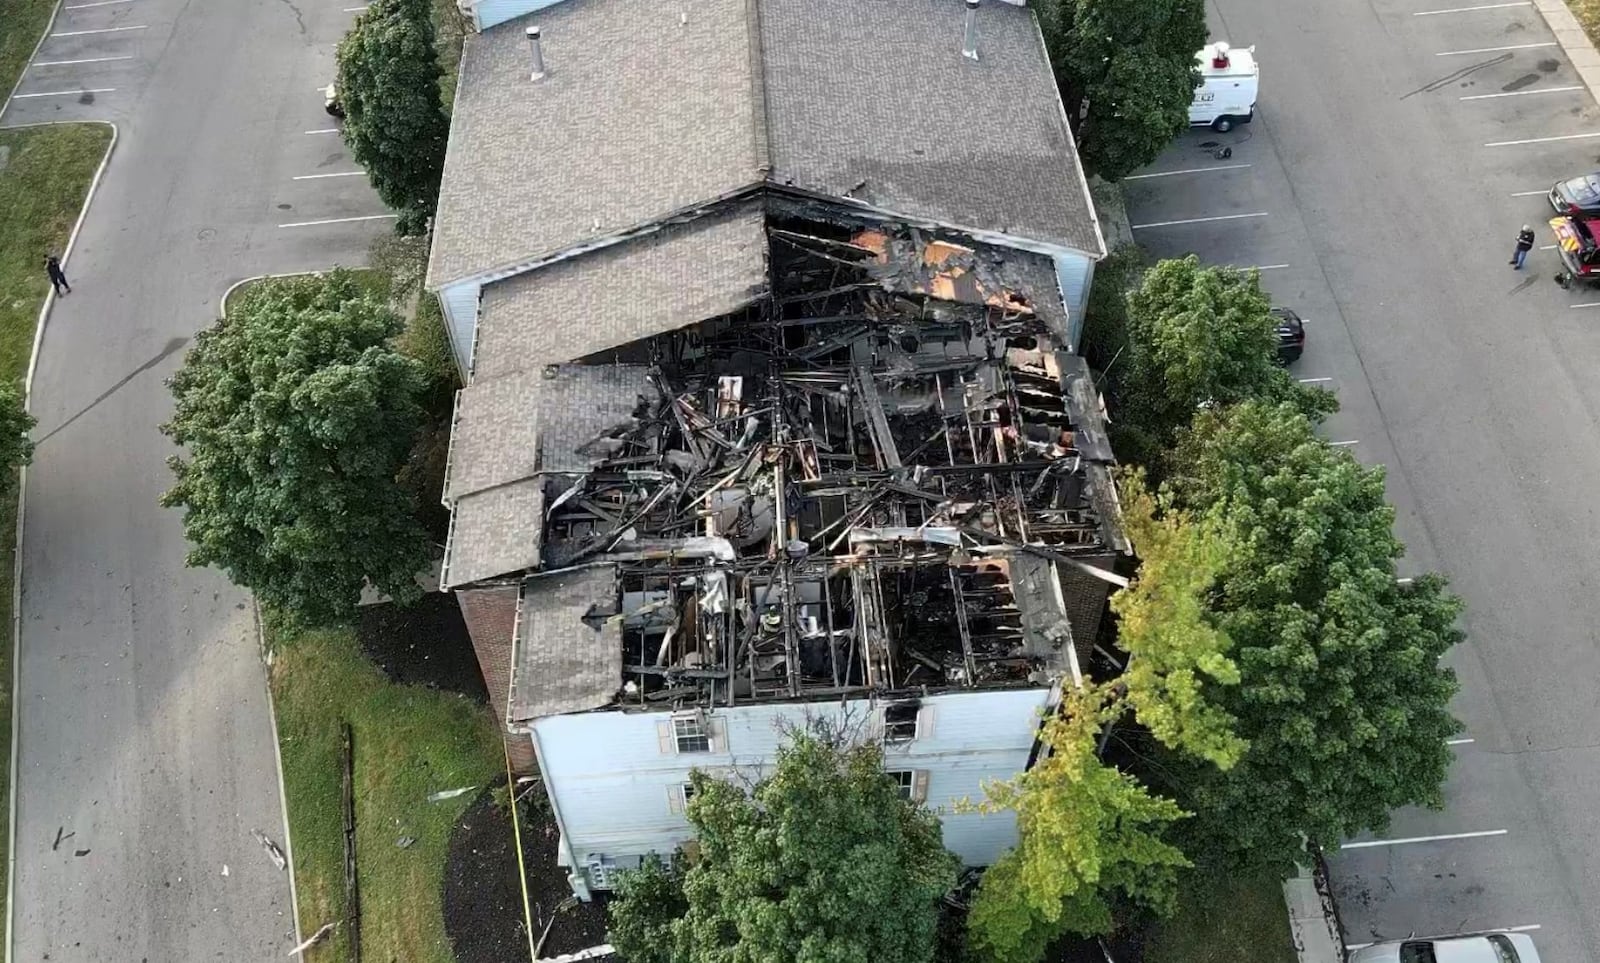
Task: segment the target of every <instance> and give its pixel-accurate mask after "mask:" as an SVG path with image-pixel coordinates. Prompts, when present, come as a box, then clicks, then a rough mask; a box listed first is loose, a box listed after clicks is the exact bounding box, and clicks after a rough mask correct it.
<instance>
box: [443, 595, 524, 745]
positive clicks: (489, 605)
mask: <svg viewBox="0 0 1600 963" xmlns="http://www.w3.org/2000/svg"><path fill="white" fill-rule="evenodd" d="M456 601H457V602H459V603H460V604H461V618H462V619H463V620H464V621H465V622H466V623H467V634H468V635H470V636H472V649H473V651H474V652H476V653H477V655H478V668H479V669H481V670H482V671H483V682H484V684H485V685H486V686H488V687H489V706H490V708H491V709H493V711H494V718H495V722H496V723H498V724H499V727H500V732H501V735H502V736H504V737H505V740H506V750H507V752H509V753H510V755H511V768H512V769H513V770H515V771H516V772H517V774H518V775H529V774H531V773H533V772H535V771H537V768H538V767H537V764H536V762H535V760H534V756H533V742H532V740H530V739H529V738H528V737H527V736H525V735H521V734H518V733H512V732H507V731H506V696H507V694H508V693H509V692H510V688H511V636H512V633H513V632H514V631H515V629H516V624H517V586H516V585H514V584H513V585H496V586H491V587H488V588H471V589H460V590H458V591H457V592H456Z"/></svg>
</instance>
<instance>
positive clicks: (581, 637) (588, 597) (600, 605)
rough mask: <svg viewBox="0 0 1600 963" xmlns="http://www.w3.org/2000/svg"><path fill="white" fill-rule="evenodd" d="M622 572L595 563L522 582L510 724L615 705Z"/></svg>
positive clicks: (619, 673) (619, 681) (619, 683)
mask: <svg viewBox="0 0 1600 963" xmlns="http://www.w3.org/2000/svg"><path fill="white" fill-rule="evenodd" d="M618 609H619V600H618V597H617V570H616V567H615V566H612V565H596V566H591V567H589V568H582V569H578V570H576V571H564V572H554V573H551V574H549V575H535V576H532V577H530V578H528V579H527V580H526V581H524V582H523V583H522V598H521V601H520V603H519V607H518V617H517V642H516V644H517V660H516V665H514V666H513V667H512V687H511V700H510V706H509V707H508V711H507V712H506V715H507V716H508V720H509V721H511V722H529V721H532V720H534V719H542V718H544V717H545V716H555V715H561V714H563V713H567V712H583V711H584V710H586V709H598V708H600V707H601V706H605V705H609V704H610V703H611V702H612V700H613V699H615V698H616V695H617V690H618V689H620V688H621V687H622V620H621V619H614V618H610V617H609V616H612V615H615V614H616V613H617V611H618Z"/></svg>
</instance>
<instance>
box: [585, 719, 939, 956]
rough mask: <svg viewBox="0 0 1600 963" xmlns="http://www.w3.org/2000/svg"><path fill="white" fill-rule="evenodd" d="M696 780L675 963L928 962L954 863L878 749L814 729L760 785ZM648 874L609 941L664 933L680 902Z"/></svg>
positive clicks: (633, 886)
mask: <svg viewBox="0 0 1600 963" xmlns="http://www.w3.org/2000/svg"><path fill="white" fill-rule="evenodd" d="M690 779H691V784H692V785H693V787H694V795H693V797H692V798H691V800H690V802H689V806H688V816H689V822H690V824H691V825H693V826H694V829H695V832H696V835H697V838H698V844H697V849H698V856H697V858H696V859H695V860H693V861H692V863H691V864H690V865H689V867H688V868H687V869H686V870H685V871H684V872H683V874H682V876H681V880H682V895H683V900H684V905H685V906H686V907H687V908H686V909H684V910H683V911H682V912H681V914H678V915H677V918H675V919H673V920H672V922H671V925H670V929H671V934H672V935H671V954H672V955H671V957H670V959H671V960H672V961H673V963H736V961H767V960H773V961H777V960H782V961H785V963H788V961H795V963H835V961H838V963H849V961H861V963H866V961H872V960H896V961H905V963H920V961H928V960H931V959H933V952H934V946H935V937H936V932H937V927H938V919H939V905H940V900H941V899H942V897H943V896H944V894H945V892H947V891H948V890H949V889H950V887H951V886H952V885H953V884H954V882H955V877H956V869H957V861H956V859H955V857H954V856H952V855H951V854H950V853H949V852H948V851H946V850H945V848H944V844H943V842H942V841H941V835H940V829H939V821H938V819H937V818H936V817H935V816H934V815H933V814H932V813H931V812H929V811H928V810H927V809H925V808H923V807H921V806H917V805H914V804H911V803H908V802H907V801H906V800H905V799H903V798H901V796H900V792H899V789H898V787H897V786H896V785H895V784H894V783H892V782H891V781H890V780H889V779H888V778H886V777H885V776H884V771H883V753H882V751H881V750H880V749H879V748H878V747H876V746H873V745H860V744H852V743H850V742H848V741H847V740H846V739H845V738H843V737H842V736H841V735H840V734H838V733H832V732H829V731H827V730H825V729H824V728H822V727H820V726H813V727H812V728H810V729H808V730H807V731H804V732H797V733H795V734H794V735H793V738H792V739H791V740H790V742H789V743H788V744H787V745H786V746H784V748H782V749H780V750H779V751H778V757H777V761H776V765H775V766H774V768H773V772H772V774H771V775H770V776H767V777H766V778H763V779H761V780H759V781H758V782H756V783H754V784H753V785H751V786H748V787H747V786H744V785H740V784H737V783H734V782H728V781H723V780H719V779H716V778H713V777H711V776H709V775H707V774H705V773H703V772H698V771H697V772H695V773H693V774H692V775H691V776H690ZM650 874H651V875H650V876H647V877H646V878H645V879H644V880H636V881H635V882H633V883H629V884H626V885H625V887H624V889H623V892H622V893H621V894H620V895H621V898H619V899H617V900H615V901H614V902H613V903H612V904H611V927H612V933H613V935H614V936H617V935H621V936H622V938H623V939H624V940H625V941H626V940H629V939H630V938H632V937H633V936H634V935H642V936H659V934H660V932H661V921H662V920H663V919H664V918H665V915H664V914H663V912H662V910H661V906H662V904H663V903H664V902H668V901H670V900H671V899H673V897H672V896H671V895H670V894H665V893H663V891H662V885H661V879H662V874H661V873H660V871H659V870H651V871H650ZM618 945H619V946H621V945H622V944H618ZM635 946H636V944H635ZM624 955H627V956H628V958H629V959H634V957H633V956H631V955H629V954H628V951H627V950H624ZM644 959H647V960H655V961H660V960H662V959H663V958H662V957H660V956H646V957H644Z"/></svg>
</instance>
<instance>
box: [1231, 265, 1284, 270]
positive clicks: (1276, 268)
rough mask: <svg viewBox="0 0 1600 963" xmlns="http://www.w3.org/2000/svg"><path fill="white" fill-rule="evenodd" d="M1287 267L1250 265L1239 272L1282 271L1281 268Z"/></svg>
mask: <svg viewBox="0 0 1600 963" xmlns="http://www.w3.org/2000/svg"><path fill="white" fill-rule="evenodd" d="M1288 266H1289V265H1287V264H1252V265H1250V266H1249V267H1242V268H1240V269H1239V270H1241V271H1279V270H1282V269H1283V268H1286V267H1288Z"/></svg>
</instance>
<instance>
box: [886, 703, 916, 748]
mask: <svg viewBox="0 0 1600 963" xmlns="http://www.w3.org/2000/svg"><path fill="white" fill-rule="evenodd" d="M916 737H917V704H916V703H915V702H896V703H892V704H890V705H887V706H885V707H884V709H883V741H884V742H910V741H911V740H913V739H915V738H916Z"/></svg>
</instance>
